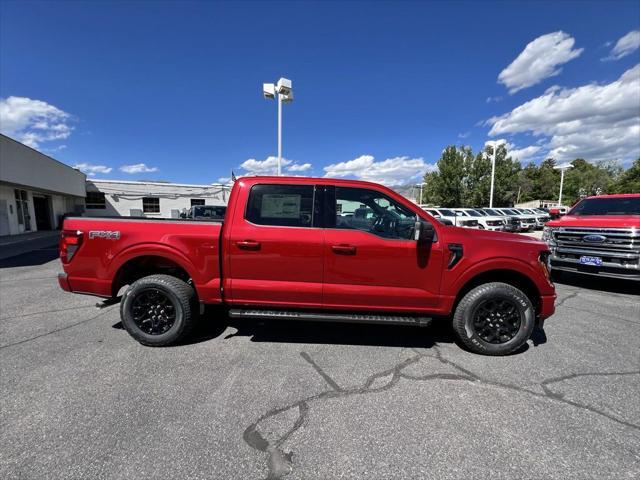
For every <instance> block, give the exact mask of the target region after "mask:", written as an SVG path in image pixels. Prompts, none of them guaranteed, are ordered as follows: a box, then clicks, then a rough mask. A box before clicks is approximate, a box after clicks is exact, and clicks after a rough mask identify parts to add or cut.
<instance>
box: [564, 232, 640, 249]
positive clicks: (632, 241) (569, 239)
mask: <svg viewBox="0 0 640 480" xmlns="http://www.w3.org/2000/svg"><path fill="white" fill-rule="evenodd" d="M585 237H587V239H589V237H594V238H593V240H595V241H585ZM595 237H602V241H597V240H598V239H597V238H595ZM553 239H554V240H555V243H556V244H557V245H558V247H561V248H571V249H579V250H582V249H586V250H589V251H592V252H593V251H598V252H604V253H607V252H610V253H616V252H617V253H635V254H636V256H637V254H640V230H636V229H633V228H568V227H562V228H558V229H554V230H553Z"/></svg>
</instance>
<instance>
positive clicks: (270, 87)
mask: <svg viewBox="0 0 640 480" xmlns="http://www.w3.org/2000/svg"><path fill="white" fill-rule="evenodd" d="M262 94H263V95H264V98H266V99H269V100H274V99H276V97H277V100H278V176H280V175H282V168H281V166H282V103H283V102H284V103H291V102H293V89H292V87H291V80H289V79H288V78H281V79H280V80H278V82H277V83H275V84H273V83H263V84H262Z"/></svg>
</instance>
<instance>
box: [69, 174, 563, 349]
mask: <svg viewBox="0 0 640 480" xmlns="http://www.w3.org/2000/svg"><path fill="white" fill-rule="evenodd" d="M548 253H549V251H548V248H547V246H546V245H545V244H544V243H543V242H539V241H537V240H534V239H531V238H529V237H525V236H520V235H516V234H510V233H501V232H489V231H479V230H470V229H464V228H458V227H453V226H445V225H442V224H440V223H439V222H438V221H437V220H435V219H434V218H433V217H431V216H430V215H429V214H427V213H426V212H425V211H423V210H422V209H421V208H420V207H419V206H418V205H415V204H413V203H411V202H409V201H408V200H406V199H405V198H403V197H402V196H400V195H398V194H397V193H395V192H394V191H392V190H390V189H388V188H385V187H383V186H380V185H376V184H373V183H368V182H360V181H351V180H333V179H327V178H287V177H251V178H242V179H240V180H238V181H237V182H236V183H235V184H234V186H233V189H232V191H231V195H230V197H229V204H228V208H227V212H226V216H225V219H224V221H219V222H212V221H194V220H189V219H185V220H156V219H134V218H109V219H105V218H100V219H98V218H87V217H70V218H66V219H65V221H64V227H63V232H62V238H61V242H60V258H61V260H62V264H63V267H64V272H65V273H63V274H60V276H59V283H60V286H61V287H62V288H63V289H64V290H66V291H68V292H76V293H86V294H90V295H98V296H102V297H107V298H116V297H117V296H118V295H119V293H120V291H121V290H122V289H123V287H125V286H128V288H126V290H125V291H124V293H123V294H122V299H121V306H120V313H121V316H122V323H123V325H124V326H125V328H126V329H127V331H128V332H129V333H130V334H131V335H132V336H133V337H134V338H136V339H137V340H138V341H139V342H140V343H142V344H144V345H151V346H162V345H169V344H171V343H175V342H177V341H179V340H180V339H181V338H182V337H183V336H185V335H186V334H187V333H188V332H189V330H190V328H191V327H192V325H193V323H194V321H195V318H196V317H197V314H198V305H200V311H201V312H202V310H203V305H204V304H220V305H224V306H226V307H227V308H228V309H229V315H230V316H231V317H246V318H253V319H260V318H284V319H298V320H328V321H344V322H361V323H376V322H377V323H396V324H409V325H426V324H428V323H429V322H430V321H431V320H432V319H434V318H451V321H452V323H453V327H454V331H455V333H456V334H457V336H458V337H459V339H460V341H461V342H462V343H463V344H464V345H466V347H468V348H469V349H470V350H472V351H474V352H478V353H484V354H488V355H504V354H507V353H509V352H512V351H514V350H516V349H517V348H519V347H520V346H522V345H523V344H524V343H525V342H526V341H527V339H528V338H529V336H530V335H531V333H532V330H533V328H534V325H535V323H536V322H541V321H542V320H544V319H545V318H547V317H549V316H550V315H551V314H553V311H554V301H555V298H556V295H555V289H554V286H553V283H551V281H550V280H549V275H548V271H547V267H546V262H547V255H548Z"/></svg>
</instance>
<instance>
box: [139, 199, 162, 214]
mask: <svg viewBox="0 0 640 480" xmlns="http://www.w3.org/2000/svg"><path fill="white" fill-rule="evenodd" d="M142 213H160V199H159V198H156V197H144V198H143V199H142Z"/></svg>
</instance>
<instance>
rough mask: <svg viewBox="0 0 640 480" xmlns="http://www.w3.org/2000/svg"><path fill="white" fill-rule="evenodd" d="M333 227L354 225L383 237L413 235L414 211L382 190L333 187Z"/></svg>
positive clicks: (407, 236)
mask: <svg viewBox="0 0 640 480" xmlns="http://www.w3.org/2000/svg"><path fill="white" fill-rule="evenodd" d="M335 192H336V194H335V195H336V201H335V202H336V203H335V204H336V223H335V228H344V229H356V230H363V231H365V232H369V233H372V234H374V235H378V236H380V237H384V238H397V239H407V240H410V239H412V238H413V229H414V226H415V222H416V215H415V214H414V213H413V212H411V210H409V209H407V208H405V207H404V206H403V205H401V204H399V203H397V202H396V201H395V200H393V199H391V198H389V197H387V196H386V195H385V194H383V193H381V192H376V191H375V190H368V189H364V188H343V187H336V189H335Z"/></svg>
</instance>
